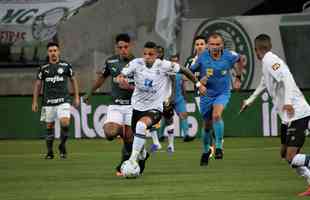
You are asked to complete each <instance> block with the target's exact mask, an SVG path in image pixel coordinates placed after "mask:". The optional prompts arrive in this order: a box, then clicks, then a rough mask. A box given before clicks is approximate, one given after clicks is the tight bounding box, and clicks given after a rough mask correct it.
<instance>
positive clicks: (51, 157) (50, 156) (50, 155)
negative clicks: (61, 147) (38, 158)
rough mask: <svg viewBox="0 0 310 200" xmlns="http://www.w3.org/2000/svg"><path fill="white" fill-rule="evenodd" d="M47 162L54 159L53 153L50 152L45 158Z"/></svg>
mask: <svg viewBox="0 0 310 200" xmlns="http://www.w3.org/2000/svg"><path fill="white" fill-rule="evenodd" d="M45 159H46V160H51V159H54V153H53V152H48V153H47V154H46V156H45Z"/></svg>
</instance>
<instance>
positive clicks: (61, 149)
mask: <svg viewBox="0 0 310 200" xmlns="http://www.w3.org/2000/svg"><path fill="white" fill-rule="evenodd" d="M58 150H59V154H60V158H61V159H66V158H67V150H66V146H65V145H61V144H60V145H59V146H58Z"/></svg>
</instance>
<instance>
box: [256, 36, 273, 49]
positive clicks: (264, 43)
mask: <svg viewBox="0 0 310 200" xmlns="http://www.w3.org/2000/svg"><path fill="white" fill-rule="evenodd" d="M254 42H255V47H256V48H258V49H259V50H263V51H269V50H270V49H271V48H272V44H271V38H270V36H269V35H267V34H259V35H258V36H256V38H255V39H254Z"/></svg>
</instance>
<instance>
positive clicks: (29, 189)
mask: <svg viewBox="0 0 310 200" xmlns="http://www.w3.org/2000/svg"><path fill="white" fill-rule="evenodd" d="M148 142H150V141H148ZM57 143H58V142H56V144H57ZM308 145H309V143H306V144H305V147H306V146H308ZM224 146H225V155H224V160H211V161H210V165H209V166H208V167H207V168H205V167H200V166H199V159H200V154H201V152H200V151H201V143H200V141H198V140H196V141H194V142H191V143H183V142H182V141H181V140H177V141H176V152H175V153H174V155H172V156H169V155H167V153H166V152H158V153H156V154H153V155H152V156H151V158H150V160H149V161H148V162H147V167H146V170H145V173H144V175H143V176H142V177H139V178H137V179H124V178H119V177H115V176H114V167H115V166H116V164H117V163H118V161H119V158H120V153H119V152H120V148H121V145H120V143H119V141H114V142H108V141H105V140H101V139H96V140H95V139H88V140H86V139H85V140H70V141H69V143H68V150H69V158H68V159H67V160H60V159H59V158H58V155H56V159H54V160H44V159H42V158H43V157H44V155H43V154H42V153H43V152H44V151H45V146H44V142H43V141H42V140H2V141H0V200H17V199H20V200H32V199H35V200H54V199H55V200H88V199H89V200H90V199H91V200H103V199H108V200H114V199H133V200H136V199H146V200H150V199H164V200H169V199H177V200H179V199H213V200H226V199H227V200H262V199H266V200H284V199H288V200H292V199H300V198H298V197H297V196H296V194H297V193H298V192H301V191H303V190H305V189H306V184H305V181H304V180H303V178H300V177H297V175H296V173H295V171H294V170H293V169H291V168H289V167H288V165H287V164H286V162H285V161H282V160H281V159H279V150H278V148H279V138H225V144H224ZM305 150H307V148H305ZM308 150H310V149H309V148H308Z"/></svg>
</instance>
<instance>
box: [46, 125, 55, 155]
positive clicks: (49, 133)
mask: <svg viewBox="0 0 310 200" xmlns="http://www.w3.org/2000/svg"><path fill="white" fill-rule="evenodd" d="M54 124H55V123H54V122H48V123H46V139H45V140H46V148H47V154H46V156H45V159H53V158H54V151H53V143H54V139H55V136H54V132H55V129H54V126H55V125H54Z"/></svg>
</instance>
